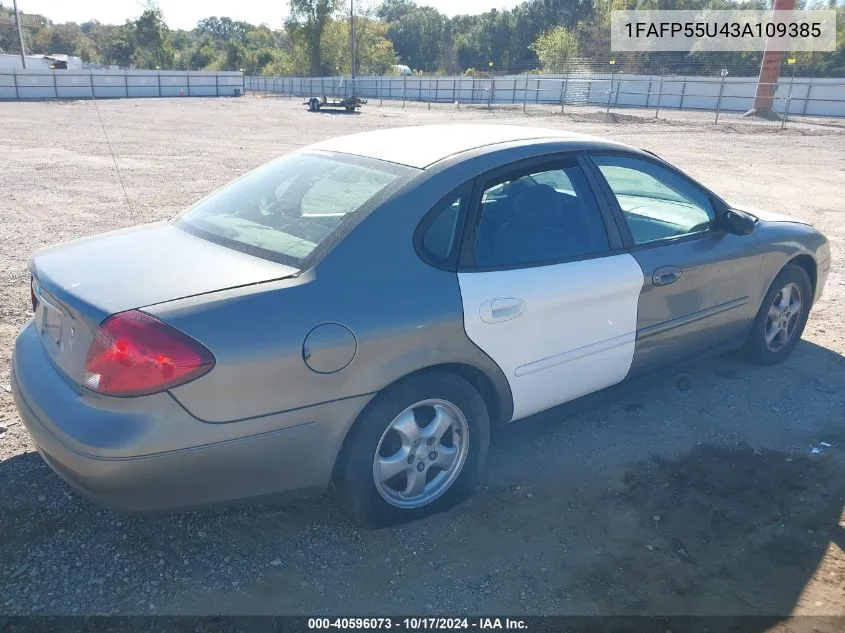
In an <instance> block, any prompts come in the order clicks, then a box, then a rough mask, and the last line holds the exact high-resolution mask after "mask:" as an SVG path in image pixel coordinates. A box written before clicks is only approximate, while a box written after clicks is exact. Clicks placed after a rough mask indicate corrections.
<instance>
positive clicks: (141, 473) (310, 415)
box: [11, 323, 369, 511]
mask: <svg viewBox="0 0 845 633" xmlns="http://www.w3.org/2000/svg"><path fill="white" fill-rule="evenodd" d="M11 383H12V394H13V396H14V399H15V404H16V405H17V408H18V411H19V413H20V417H21V420H22V422H23V424H24V426H25V427H26V428H27V430H28V431H29V433H30V435H31V436H32V438H33V440H34V442H35V444H36V446H37V447H38V450H39V452H40V453H41V455H42V457H43V458H44V460H45V461H46V462H47V464H49V466H50V467H51V468H52V469H53V470H54V471H55V472H56V473H57V474H58V475H59V476H60V477H62V479H64V480H65V481H66V482H67V483H68V484H70V485H71V486H72V487H73V488H75V489H76V490H78V491H79V492H81V493H82V494H83V495H84V496H86V497H88V498H90V499H91V500H92V501H94V502H95V503H98V504H100V505H104V506H106V507H110V508H113V509H116V510H123V511H159V510H170V509H177V508H187V507H196V506H203V505H209V504H216V503H223V502H228V501H235V500H240V499H246V498H250V497H259V496H265V495H272V494H276V493H283V492H294V491H296V492H304V493H310V492H313V493H317V492H320V491H322V490H324V489H325V488H326V487H327V485H328V483H329V480H330V478H331V471H332V468H333V466H334V460H335V457H336V455H337V451H338V450H339V448H340V445H341V443H342V441H343V437H344V436H345V434H346V430H347V429H348V427H349V425H350V424H351V422H352V421H353V420H354V419H355V417H356V416H357V414H358V412H359V411H360V410H361V408H363V406H364V404H366V401H367V400H368V399H369V398H368V396H361V397H359V398H350V399H347V400H342V401H338V402H330V403H326V404H321V405H316V406H313V407H307V408H305V409H299V410H297V411H291V412H286V413H281V414H274V415H269V416H264V417H261V418H256V419H253V420H243V421H239V422H231V423H227V424H211V423H206V422H202V421H200V420H197V419H196V418H194V417H193V416H191V415H190V414H189V413H187V412H186V411H185V410H184V409H183V408H182V407H181V406H180V405H179V404H178V403H177V402H176V401H175V400H174V399H173V398H172V397H171V396H170V395H169V394H166V393H164V394H156V395H154V396H145V397H142V398H121V399H118V398H103V397H100V396H96V395H95V394H90V393H87V392H82V393H81V392H79V391H76V390H75V389H74V388H73V387H72V386H71V385H69V384H68V383H67V382H66V381H65V380H64V378H62V377H61V376H60V375H59V373H58V372H57V371H56V369H55V368H54V366H53V364H52V362H51V361H50V359H49V357H48V356H47V354H46V352H45V351H44V348H43V346H42V345H41V342H40V341H39V340H38V338H37V335H36V333H35V329H34V327H33V325H32V324H31V323H30V324H29V325H28V326H27V327H26V328H24V330H23V331H22V332H21V333H20V335H19V336H18V339H17V341H16V344H15V351H14V355H13V357H12V370H11ZM233 397H236V394H233Z"/></svg>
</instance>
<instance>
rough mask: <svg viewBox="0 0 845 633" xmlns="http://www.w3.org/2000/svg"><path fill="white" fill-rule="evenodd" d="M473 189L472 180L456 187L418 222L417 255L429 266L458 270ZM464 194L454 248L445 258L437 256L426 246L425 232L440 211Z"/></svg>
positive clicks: (416, 234) (414, 241) (416, 230)
mask: <svg viewBox="0 0 845 633" xmlns="http://www.w3.org/2000/svg"><path fill="white" fill-rule="evenodd" d="M472 191H473V182H472V180H470V181H467V182H465V183H463V184H462V185H460V186H458V187H455V188H454V189H452V190H451V191H450V192H449V193H447V194H446V195H445V196H443V197H442V198H441V199H440V200H438V201H437V203H436V204H435V205H434V206H432V207H431V209H429V210H428V211H426V212H425V215H423V217H422V219H421V220H420V221H419V223H418V224H417V228H416V229H414V235H413V244H414V250H415V251H416V253H417V257H419V258H420V259H421V260H422V261H424V262H425V263H426V264H428V265H429V266H433V267H434V268H439V269H440V270H446V271H449V272H455V271H456V270H457V267H458V255H459V254H460V251H461V248H462V244H463V236H464V231H465V230H466V223H467V217H468V216H469V211H468V209H469V203H470V200H471V199H472ZM462 196H463V203H462V204H461V208H460V210H459V211H458V213H459V217H458V225H457V226H456V227H455V240H454V242H453V244H452V250H451V252H450V253H449V256H448V257H447V258H445V259H443V258H440V257H437V256H436V255H434V254H433V253H432V252H431V251H429V250H428V249H427V248H426V247H425V234H426V232H427V231H428V229H429V228H430V227H431V225H432V223H433V222H434V220H435V219H437V216H439V215H440V213H442V212H443V211H444V210H445V209H446V208H447V207H448V206H451V203H452V202H454V200H455V199H456V198H460V197H462Z"/></svg>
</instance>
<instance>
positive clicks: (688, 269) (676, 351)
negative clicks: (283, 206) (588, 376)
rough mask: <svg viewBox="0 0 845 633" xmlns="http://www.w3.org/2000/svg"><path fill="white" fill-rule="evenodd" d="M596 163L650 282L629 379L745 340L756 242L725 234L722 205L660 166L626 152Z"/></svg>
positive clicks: (646, 284)
mask: <svg viewBox="0 0 845 633" xmlns="http://www.w3.org/2000/svg"><path fill="white" fill-rule="evenodd" d="M591 159H592V162H593V163H594V165H595V167H594V174H595V175H596V177H597V179H598V180H599V182H600V183H601V185H602V188H603V189H604V192H605V196H606V198H607V200H608V201H609V202H610V204H611V205H612V207H613V211H614V213H615V215H616V217H617V222H618V225H619V229H620V231H621V233H622V239H623V241H624V243H625V244H626V246H627V247H628V249H629V251H630V252H631V254H632V255H633V256H634V258H635V259H636V261H637V262H638V263H639V265H640V267H641V268H642V271H643V273H644V277H645V278H644V283H643V287H642V294H641V296H640V299H639V311H638V315H637V342H636V353H635V355H634V361H633V365H632V368H631V373H632V375H633V374H636V373H638V372H641V371H645V370H650V369H655V368H658V367H660V366H662V365H665V364H667V363H670V362H673V361H677V360H679V359H683V358H686V357H690V356H693V355H695V354H697V353H700V352H702V351H704V350H707V349H710V348H712V347H713V346H715V345H718V344H720V343H724V342H727V341H729V340H731V339H733V338H735V337H739V336H741V335H742V333H743V332H744V331H745V330H746V328H747V327H748V326H749V325H750V323H751V320H752V319H753V317H754V314H753V306H752V304H751V301H750V299H749V296H750V295H751V294H753V292H754V288H755V287H756V285H757V283H758V282H757V279H758V275H759V268H760V260H759V257H758V255H759V247H758V242H757V239H756V238H755V236H754V235H753V234H751V235H735V234H733V233H730V232H729V231H727V230H726V229H725V228H723V224H722V222H721V221H720V217H719V212H720V209H721V206H722V205H720V204H719V201H718V199H716V198H715V196H713V195H712V194H710V192H708V191H706V190H705V189H703V188H702V187H700V186H699V185H698V184H696V183H695V182H693V181H692V180H691V179H689V178H687V177H686V176H684V175H683V174H681V173H680V172H678V171H677V170H675V169H674V168H671V167H669V166H668V165H666V164H664V163H662V162H661V161H658V160H652V159H651V158H647V157H645V156H641V155H636V154H626V153H621V152H619V153H596V154H592V155H591Z"/></svg>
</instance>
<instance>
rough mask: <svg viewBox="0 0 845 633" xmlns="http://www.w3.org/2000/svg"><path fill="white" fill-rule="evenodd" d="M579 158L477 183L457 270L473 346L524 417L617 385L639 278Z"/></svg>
mask: <svg viewBox="0 0 845 633" xmlns="http://www.w3.org/2000/svg"><path fill="white" fill-rule="evenodd" d="M590 179H591V176H589V175H588V173H587V171H586V170H585V169H583V168H582V166H581V165H580V164H579V162H578V160H577V159H576V158H574V157H571V156H570V157H564V156H558V157H553V158H548V157H546V158H544V159H542V160H540V161H533V162H532V163H530V164H521V165H519V166H511V167H508V168H505V169H501V170H497V171H496V172H492V173H490V174H487V175H485V176H483V177H481V178H479V179H478V180H477V182H476V185H475V188H474V192H473V197H472V198H471V202H470V209H469V211H470V213H469V219H468V222H467V230H465V231H464V239H463V245H462V249H461V253H460V258H459V265H458V280H459V283H460V289H461V295H462V301H463V308H464V326H465V329H466V332H467V335H468V336H469V338H470V339H471V340H472V341H473V342H474V343H475V344H476V345H478V346H479V347H480V348H481V349H482V350H484V351H485V352H486V353H487V355H488V356H490V357H491V358H492V359H493V360H494V361H495V362H496V363H497V364H498V365H499V367H501V369H502V371H503V373H504V374H505V376H506V378H507V380H508V382H509V384H510V388H511V392H512V395H513V403H514V413H513V418H512V419H519V418H523V417H526V416H528V415H531V414H533V413H536V412H538V411H542V410H544V409H548V408H550V407H553V406H555V405H557V404H560V403H563V402H566V401H568V400H572V399H575V398H578V397H580V396H583V395H585V394H587V393H591V392H593V391H597V390H599V389H602V388H603V387H607V386H610V385H612V384H615V383H617V382H619V381H621V380H622V379H623V378H624V377H625V376H626V374H627V373H628V369H629V367H630V364H631V359H632V357H633V353H634V337H635V331H636V318H637V300H638V298H639V295H640V290H641V288H642V280H643V274H642V270H641V269H640V267H639V265H638V264H637V262H636V260H635V259H634V258H633V257H632V256H631V255H630V254H629V253H627V252H625V250H624V248H623V246H622V243H621V239H620V237H619V235H618V231H617V230H616V227H615V224H614V221H613V218H612V216H611V215H610V212H609V211H608V210H607V209H606V208H605V209H602V208H601V207H600V205H599V202H598V200H597V198H596V197H595V195H594V193H593V189H592V187H591V184H590Z"/></svg>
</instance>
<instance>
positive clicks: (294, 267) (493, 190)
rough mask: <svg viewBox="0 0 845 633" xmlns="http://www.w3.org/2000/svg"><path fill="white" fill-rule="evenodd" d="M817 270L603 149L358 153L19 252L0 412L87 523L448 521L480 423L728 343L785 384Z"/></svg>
mask: <svg viewBox="0 0 845 633" xmlns="http://www.w3.org/2000/svg"><path fill="white" fill-rule="evenodd" d="M829 266H830V252H829V247H828V242H827V240H826V239H825V238H824V236H822V235H821V234H820V233H818V232H817V231H816V230H814V229H813V228H812V227H810V226H808V225H806V224H805V223H802V222H800V221H798V220H794V219H791V218H788V217H784V216H778V215H775V214H772V213H768V212H764V211H760V210H754V209H747V208H741V207H739V206H737V205H734V204H730V203H728V202H726V201H725V200H723V199H722V198H720V197H719V196H717V195H716V194H715V193H713V192H711V191H709V190H707V189H706V188H705V187H703V186H702V185H700V184H699V183H697V182H695V181H694V180H692V179H691V178H689V177H688V176H686V175H684V174H683V173H682V172H680V171H679V170H678V169H676V168H674V167H672V166H671V165H669V164H667V163H666V162H665V161H663V160H661V159H660V158H658V157H656V156H654V155H652V154H650V153H647V152H644V151H640V150H637V149H635V148H632V147H628V146H625V145H621V144H619V143H614V142H612V141H608V140H603V139H598V138H592V137H586V136H582V135H578V134H571V133H566V132H562V131H559V130H546V129H541V128H534V127H516V126H493V125H478V126H473V125H460V126H422V127H409V128H399V129H386V130H379V131H375V132H368V133H363V134H356V135H352V136H348V137H341V138H337V139H333V140H329V141H325V142H322V143H318V144H316V145H312V146H309V147H306V148H304V149H302V150H300V151H296V152H294V153H292V154H289V155H287V156H283V157H281V158H279V159H277V160H274V161H272V162H270V163H268V164H267V165H264V166H262V167H260V168H258V169H256V170H255V171H253V172H251V173H249V174H247V175H246V176H244V177H242V178H240V179H239V180H236V181H235V182H233V183H232V184H230V185H228V186H226V187H224V188H223V189H221V190H219V191H217V192H215V193H213V194H211V195H210V196H208V197H207V198H205V199H203V200H201V201H200V202H198V203H197V204H196V205H194V206H193V207H191V208H189V209H188V210H186V211H185V212H184V213H181V214H180V215H178V216H177V217H175V218H173V219H172V220H170V221H166V222H158V223H153V224H148V225H145V226H138V227H133V228H130V229H125V230H121V231H116V232H112V233H108V234H105V235H100V236H96V237H93V238H86V239H82V240H76V241H73V242H68V243H64V244H60V245H57V246H54V247H51V248H47V249H43V250H41V251H38V252H37V253H35V254H34V256H33V257H32V259H31V261H30V271H31V274H32V305H33V310H34V318H33V320H32V321H30V322H29V323H28V324H27V325H26V326H25V328H24V329H23V331H22V332H21V333H20V335H19V336H18V339H17V342H16V345H15V351H14V357H13V361H12V386H13V393H14V397H15V401H16V403H17V406H18V409H19V411H20V415H21V418H22V420H23V422H24V424H25V425H26V427H27V429H28V430H29V432H30V434H31V435H32V437H33V439H34V441H35V443H36V444H37V446H38V449H39V451H40V452H41V454H42V456H43V458H44V459H45V460H46V462H47V463H48V464H49V465H50V466H51V467H52V468H53V469H54V470H55V471H56V472H57V473H58V474H59V475H60V476H61V477H62V478H64V479H65V480H66V481H67V482H68V483H69V484H70V485H71V486H73V487H74V488H76V489H77V490H79V491H80V492H82V493H83V494H84V495H86V496H88V497H90V498H91V499H93V500H94V501H96V502H97V503H101V504H103V505H106V506H110V507H114V508H117V509H122V510H130V511H145V510H161V509H171V508H183V507H189V506H197V505H204V504H209V503H220V502H227V501H231V500H236V499H242V498H251V497H260V496H264V495H274V494H277V493H282V492H310V493H313V492H320V491H323V490H325V489H327V488H329V487H331V488H332V489H333V490H334V491H335V493H336V495H337V497H338V500H339V501H340V503H341V504H342V505H343V506H344V507H346V508H347V509H348V510H349V511H350V512H351V513H352V514H353V515H355V516H356V517H357V518H358V519H359V520H361V521H362V522H364V523H366V524H371V525H383V524H387V523H391V522H396V521H403V520H408V519H414V518H416V517H420V516H422V515H425V514H428V513H431V512H435V511H438V510H442V509H444V508H446V507H448V506H450V505H451V504H454V503H455V502H457V501H458V500H460V499H461V498H462V497H464V496H465V495H466V494H467V493H468V492H469V491H470V490H471V488H472V486H473V483H474V482H475V480H476V477H477V475H478V473H479V471H480V470H481V469H482V466H483V463H484V459H485V454H486V452H487V447H488V444H489V438H490V431H491V428H493V427H495V426H496V425H501V424H507V423H511V422H515V421H518V420H520V419H523V418H525V417H527V416H530V415H532V414H534V413H537V412H539V411H543V410H545V409H549V408H551V407H554V406H557V405H560V404H562V403H564V402H568V401H572V400H575V399H577V398H580V397H582V396H585V395H586V394H589V393H592V392H595V391H598V390H601V389H605V388H608V387H611V386H612V385H616V384H618V383H620V382H622V381H625V380H630V379H632V378H635V377H637V376H642V375H645V374H648V373H650V372H653V371H655V370H658V369H661V368H664V367H666V366H667V365H670V364H673V363H679V362H682V361H685V360H687V359H690V358H693V357H696V356H699V355H702V354H707V353H714V352H717V351H719V350H723V349H729V348H731V347H736V348H742V349H743V350H744V352H745V354H746V356H747V357H748V358H749V359H751V360H753V361H755V362H758V363H764V364H771V363H777V362H780V361H782V360H783V359H784V358H786V357H787V356H788V355H789V354H790V353H791V352H792V350H793V349H794V348H795V346H796V344H797V343H798V340H799V338H800V337H801V334H802V331H803V329H804V325H805V323H806V321H807V318H808V316H809V313H810V308H811V307H812V305H813V303H814V301H816V300H817V299H818V298H819V296H820V295H821V293H822V289H823V287H824V283H825V280H826V277H827V274H828V269H829Z"/></svg>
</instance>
